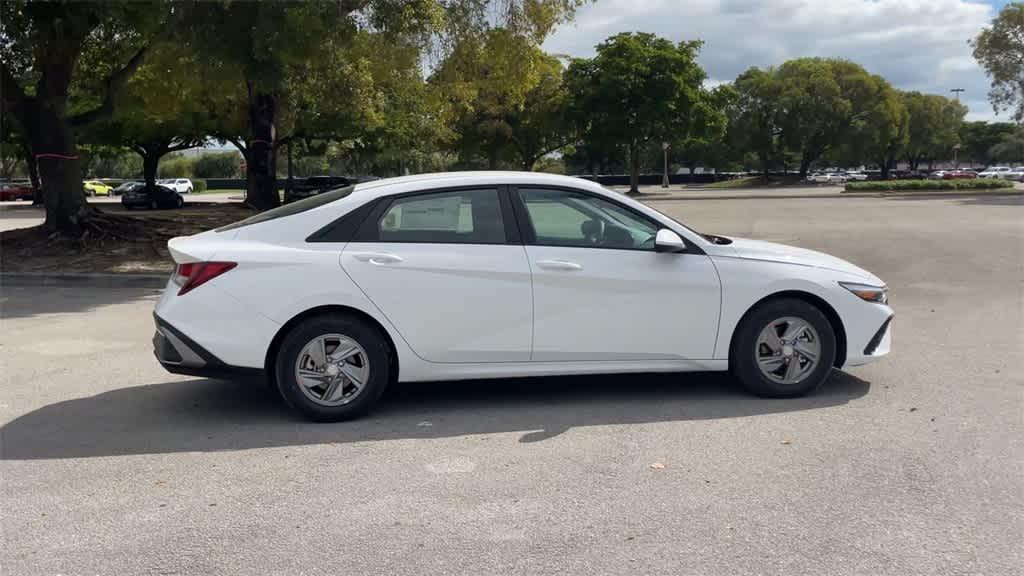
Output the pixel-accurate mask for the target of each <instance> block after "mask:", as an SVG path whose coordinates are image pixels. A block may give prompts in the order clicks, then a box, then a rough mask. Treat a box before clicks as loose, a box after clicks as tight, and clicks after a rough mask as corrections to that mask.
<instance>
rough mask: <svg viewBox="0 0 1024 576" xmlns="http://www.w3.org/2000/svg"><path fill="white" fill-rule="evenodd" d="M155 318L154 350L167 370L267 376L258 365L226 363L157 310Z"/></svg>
mask: <svg viewBox="0 0 1024 576" xmlns="http://www.w3.org/2000/svg"><path fill="white" fill-rule="evenodd" d="M153 320H154V321H155V322H156V332H155V333H154V334H153V354H154V355H155V356H156V359H157V361H158V362H160V365H161V366H163V367H164V369H165V370H167V371H168V372H171V373H173V374H185V375H188V376H201V377H204V378H215V379H219V380H239V379H251V378H259V379H262V378H265V377H266V374H265V373H264V371H263V370H260V369H259V368H245V367H241V366H231V365H229V364H226V363H224V362H223V361H222V360H221V359H220V358H217V357H216V356H214V355H213V354H211V353H210V352H209V351H208V350H206V349H205V348H203V347H202V346H200V345H199V344H196V343H195V342H194V341H193V340H192V339H191V338H189V337H188V336H185V335H184V334H182V333H181V332H180V331H179V330H178V329H177V328H175V327H173V326H171V325H170V324H169V323H168V322H167V321H166V320H164V319H163V318H161V317H160V316H158V315H157V314H156V313H155V312H154V313H153Z"/></svg>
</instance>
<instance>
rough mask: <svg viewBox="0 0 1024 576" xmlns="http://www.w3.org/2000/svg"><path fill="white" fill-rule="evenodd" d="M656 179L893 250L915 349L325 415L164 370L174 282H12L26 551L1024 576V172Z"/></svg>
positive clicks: (124, 567) (100, 556)
mask: <svg viewBox="0 0 1024 576" xmlns="http://www.w3.org/2000/svg"><path fill="white" fill-rule="evenodd" d="M652 204H654V205H655V206H656V207H658V208H659V209H662V210H664V211H666V212H668V213H670V214H672V215H674V216H676V217H678V218H680V219H681V220H682V221H684V222H686V223H688V224H689V225H691V226H692V227H694V228H696V229H698V230H704V231H709V232H716V233H721V234H731V235H738V236H748V237H754V238H760V239H766V240H773V241H778V242H784V243H792V244H797V245H801V246H804V247H808V248H814V249H818V250H824V251H826V252H830V253H832V254H835V255H837V256H840V257H843V258H846V259H849V260H852V261H853V262H855V263H857V264H859V265H862V266H864V267H866V268H867V269H869V270H871V271H873V272H875V273H876V274H878V275H879V276H880V277H882V278H883V279H885V280H886V281H887V282H889V284H890V286H891V299H892V302H893V306H894V307H895V309H896V313H897V317H896V322H895V333H894V344H893V346H894V352H893V354H892V355H891V356H890V357H889V358H887V359H886V360H884V361H882V362H880V363H877V364H873V365H869V366H866V367H862V368H853V369H850V370H847V371H845V372H836V373H835V374H834V376H833V377H832V379H831V380H830V381H829V382H828V383H827V384H826V385H825V386H824V387H823V388H822V389H821V390H820V391H819V392H818V393H817V394H815V395H814V396H811V397H808V398H802V399H794V400H763V399H757V398H752V397H748V396H746V395H744V394H743V393H742V392H740V391H738V390H736V389H735V387H733V386H731V385H730V383H729V381H728V380H727V379H726V378H724V377H721V376H717V375H705V374H697V375H693V374H690V375H661V376H651V375H633V376H620V377H587V378H549V379H531V380H502V381H493V382H468V383H436V384H409V385H400V386H396V387H393V388H392V389H391V390H389V391H388V393H387V394H386V396H385V399H384V401H383V404H382V405H381V407H380V409H379V410H378V411H377V412H375V413H374V414H372V415H371V416H369V417H367V418H364V419H362V420H359V421H355V422H350V423H343V424H309V423H305V422H302V421H299V420H297V419H295V418H294V417H292V416H291V415H290V414H289V413H288V412H286V411H285V410H284V409H283V408H281V407H280V406H279V405H278V404H277V403H276V402H275V401H274V400H273V398H272V396H271V395H270V394H268V393H265V392H264V391H263V390H262V389H261V387H260V385H259V384H256V383H237V384H231V383H224V382H216V381H210V380H203V379H192V378H188V377H181V376H174V375H170V374H167V373H165V372H164V371H163V370H162V369H160V368H159V367H158V365H157V364H156V362H155V361H154V359H153V357H152V353H151V345H150V341H149V339H150V337H151V335H152V319H151V316H150V311H151V309H152V306H153V304H154V299H155V295H154V294H153V293H152V292H150V291H146V290H126V289H85V288H76V289H71V288H38V287H10V286H9V287H4V288H3V289H2V294H0V307H2V317H3V320H2V327H0V479H2V497H0V498H2V499H0V510H3V512H2V525H3V531H2V539H3V540H2V541H3V544H2V546H0V550H2V551H0V566H2V568H3V573H4V574H5V575H7V574H10V575H16V574H17V575H20V574H33V575H34V574H83V575H84V574H90V575H91V574H268V573H269V574H307V575H308V574H410V575H412V574H415V575H422V574H531V575H532V574H549V573H559V574H587V575H593V574H655V573H661V574H684V575H690V574H693V575H696V574H700V575H719V574H720V575H733V574H785V575H794V574H830V575H881V574H892V575H908V574H929V575H936V574H938V575H946V574H949V575H952V574H986V575H1002V574H1007V575H1009V574H1019V573H1020V567H1021V566H1024V551H1022V550H1024V548H1022V546H1021V543H1022V542H1024V520H1022V519H1024V355H1022V354H1021V351H1022V350H1024V198H1022V197H1020V196H1017V197H1010V196H993V197H987V198H986V197H977V198H969V197H968V198H944V199H934V198H932V199H929V198H891V199H879V198H835V199H832V198H820V199H813V198H804V199H773V200H752V199H751V200H702V201H686V200H673V201H654V202H652ZM616 337H628V335H616ZM652 465H654V466H652Z"/></svg>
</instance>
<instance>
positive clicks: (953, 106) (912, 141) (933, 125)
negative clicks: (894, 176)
mask: <svg viewBox="0 0 1024 576" xmlns="http://www.w3.org/2000/svg"><path fill="white" fill-rule="evenodd" d="M901 97H902V99H903V105H904V107H905V108H906V109H907V114H908V125H907V144H906V147H905V156H906V159H907V161H908V162H909V163H910V165H911V167H912V168H916V167H917V165H918V163H920V162H921V161H923V160H936V159H938V160H944V159H948V158H952V156H953V146H954V145H956V144H957V142H958V141H959V131H960V127H961V125H962V124H963V119H964V116H966V115H967V108H966V107H965V106H963V105H962V104H959V103H957V102H955V101H953V100H950V99H949V98H946V97H945V96H939V95H937V94H921V93H920V92H903V93H902V96H901Z"/></svg>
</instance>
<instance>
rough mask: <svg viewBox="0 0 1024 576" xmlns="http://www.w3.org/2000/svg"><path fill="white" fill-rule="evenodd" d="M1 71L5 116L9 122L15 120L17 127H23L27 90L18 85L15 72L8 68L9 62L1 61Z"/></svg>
mask: <svg viewBox="0 0 1024 576" xmlns="http://www.w3.org/2000/svg"><path fill="white" fill-rule="evenodd" d="M0 71H2V74H3V79H2V82H3V90H0V92H2V93H3V109H4V111H5V115H6V116H8V121H10V120H14V123H15V124H16V125H19V126H21V125H23V124H24V122H23V121H22V117H23V115H24V112H25V111H24V107H25V100H27V99H28V97H27V96H26V95H25V90H24V89H23V88H22V87H21V84H19V83H18V79H17V78H15V77H14V72H12V71H11V69H10V68H9V67H8V66H7V62H3V61H0Z"/></svg>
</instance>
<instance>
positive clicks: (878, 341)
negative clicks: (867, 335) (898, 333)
mask: <svg viewBox="0 0 1024 576" xmlns="http://www.w3.org/2000/svg"><path fill="white" fill-rule="evenodd" d="M892 319H893V315H892V314H890V315H889V316H887V317H886V318H885V320H884V321H882V325H881V326H879V327H878V329H877V330H876V331H875V333H874V334H873V335H872V336H871V339H870V340H868V341H867V343H866V344H865V345H864V346H863V348H859V349H858V348H854V346H855V345H856V344H854V343H853V342H851V343H850V347H849V350H848V352H847V353H848V354H849V356H847V358H846V363H845V366H863V365H864V364H870V363H871V362H874V361H875V360H878V359H880V358H884V357H885V356H888V355H889V350H890V349H891V347H892Z"/></svg>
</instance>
